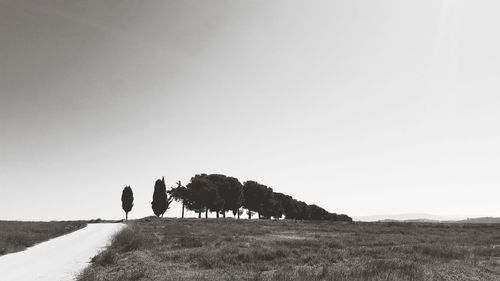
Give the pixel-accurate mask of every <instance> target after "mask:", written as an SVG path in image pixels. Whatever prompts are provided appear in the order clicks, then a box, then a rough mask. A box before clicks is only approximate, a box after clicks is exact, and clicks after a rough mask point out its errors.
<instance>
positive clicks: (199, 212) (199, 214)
mask: <svg viewBox="0 0 500 281" xmlns="http://www.w3.org/2000/svg"><path fill="white" fill-rule="evenodd" d="M198 218H199V219H201V210H199V211H198Z"/></svg>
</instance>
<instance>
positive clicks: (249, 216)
mask: <svg viewBox="0 0 500 281" xmlns="http://www.w3.org/2000/svg"><path fill="white" fill-rule="evenodd" d="M248 219H249V220H251V219H252V211H250V210H248Z"/></svg>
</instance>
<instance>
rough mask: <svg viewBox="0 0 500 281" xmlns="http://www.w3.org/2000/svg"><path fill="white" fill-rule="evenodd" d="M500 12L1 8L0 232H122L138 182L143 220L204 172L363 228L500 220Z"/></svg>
mask: <svg viewBox="0 0 500 281" xmlns="http://www.w3.org/2000/svg"><path fill="white" fill-rule="evenodd" d="M499 8H500V3H499V2H498V1H486V0H485V1H466V0H456V1H451V0H438V1H436V0H419V1H400V0H392V1H389V0H380V1H370V0H343V1H339V0H333V1H318V0H313V1H295V0H292V1H289V0H286V1H285V0H279V1H278V0H255V1H241V0H236V1H235V0H214V1H190V0H188V1H181V0H173V1H172V0H170V1H160V0H147V1H132V0H108V1H100V0H86V1H83V0H71V1H67V0H64V1H62V0H36V1H35V0H30V1H27V0H0V219H9V220H10V219H18V220H61V219H89V218H109V219H114V218H121V217H123V216H124V214H123V211H122V210H121V201H120V196H121V191H122V189H123V187H125V186H126V185H130V186H131V187H132V189H133V191H134V196H135V203H134V208H133V210H132V212H131V213H130V217H131V218H139V217H144V216H149V215H152V214H153V213H152V211H151V205H150V202H151V199H152V193H153V186H154V182H155V180H156V179H158V178H161V177H162V176H164V177H165V181H166V182H167V186H168V187H170V186H174V185H175V182H177V181H179V180H181V181H182V183H184V184H187V183H188V182H189V180H190V178H191V177H192V176H193V175H195V174H198V173H222V174H226V175H229V176H234V177H237V178H239V179H240V181H242V182H243V181H246V180H255V181H258V182H260V183H262V184H265V185H267V186H270V187H272V188H273V189H274V190H275V191H279V192H283V193H286V194H290V195H292V196H293V197H295V198H297V199H300V200H303V201H305V202H307V203H309V204H317V205H319V206H322V207H324V208H325V209H327V210H329V211H330V212H336V213H346V214H348V215H351V216H359V215H377V214H400V213H430V214H435V215H453V216H500V207H499V204H498V200H499V198H500V191H499V190H500V189H499V188H498V187H499V186H500V173H499V171H500V146H499V143H500V126H499V124H500V111H499V110H498V109H499V108H500V96H499V94H498V93H499V92H500V91H499V90H500V84H499V83H500V81H499V80H498V77H499V75H500V52H498V50H500V38H499V37H498V36H497V35H496V34H497V33H498V30H497V29H498V26H499V25H500V18H499V17H498V15H497V14H498V13H497V11H498V10H499ZM179 215H180V207H179V205H178V204H175V205H174V206H173V207H172V209H171V210H169V211H167V213H166V216H179ZM190 215H194V213H191V214H190Z"/></svg>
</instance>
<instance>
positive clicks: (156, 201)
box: [151, 177, 173, 217]
mask: <svg viewBox="0 0 500 281" xmlns="http://www.w3.org/2000/svg"><path fill="white" fill-rule="evenodd" d="M172 200H173V198H172V196H170V197H168V196H167V187H166V185H165V178H163V177H162V179H161V180H157V181H156V183H155V190H154V192H153V201H152V202H151V208H152V209H153V212H154V214H155V215H156V216H157V217H160V216H161V217H163V214H164V213H165V212H166V211H167V210H168V208H169V206H170V203H171V202H172Z"/></svg>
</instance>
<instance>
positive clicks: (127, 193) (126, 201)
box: [122, 186, 134, 221]
mask: <svg viewBox="0 0 500 281" xmlns="http://www.w3.org/2000/svg"><path fill="white" fill-rule="evenodd" d="M133 206H134V193H133V192H132V188H131V187H130V186H125V188H124V189H123V191H122V209H123V211H125V220H127V221H128V213H129V212H130V211H131V210H132V207H133Z"/></svg>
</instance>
